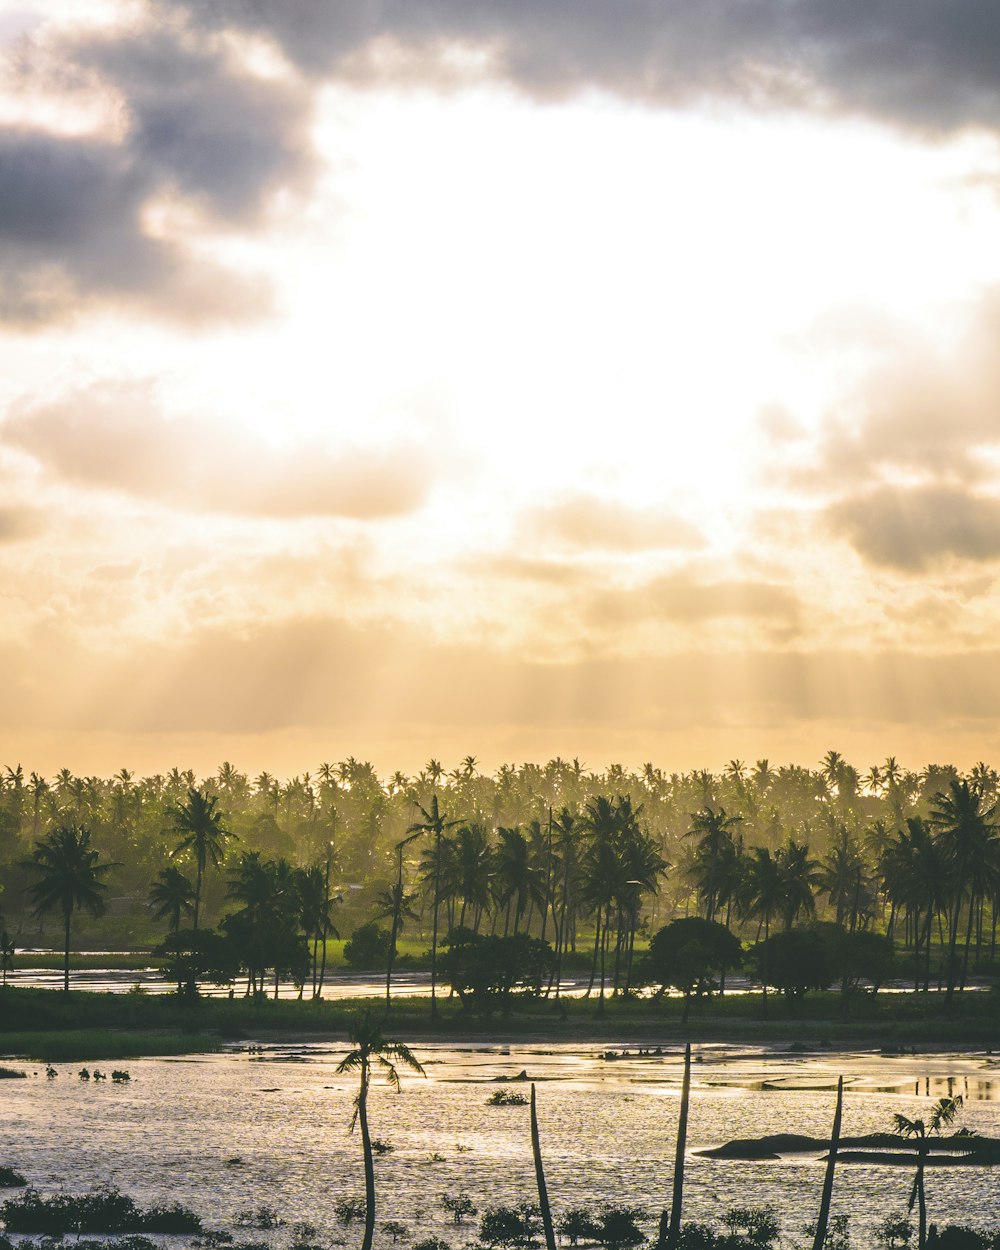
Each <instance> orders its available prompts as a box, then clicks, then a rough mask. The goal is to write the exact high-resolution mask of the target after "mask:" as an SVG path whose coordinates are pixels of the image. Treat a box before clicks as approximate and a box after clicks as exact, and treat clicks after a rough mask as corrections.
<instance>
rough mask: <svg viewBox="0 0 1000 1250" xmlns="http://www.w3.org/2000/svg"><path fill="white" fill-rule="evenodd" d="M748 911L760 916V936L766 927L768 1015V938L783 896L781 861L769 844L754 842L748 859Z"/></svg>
mask: <svg viewBox="0 0 1000 1250" xmlns="http://www.w3.org/2000/svg"><path fill="white" fill-rule="evenodd" d="M745 892H746V896H745V902H744V908H745V913H744V914H745V915H746V917H747V919H748V920H758V921H759V922H760V923H759V925H758V927H757V936H758V939H759V938H760V931H761V929H763V930H764V947H763V951H764V967H763V969H762V976H761V980H762V988H763V991H764V1014H765V1015H767V939H768V937H769V936H770V933H771V917H772V916H774V914H775V913H776V912H777V911H778V910H779V908H780V907H781V904H782V902H783V900H784V887H783V882H782V880H781V865H780V864H779V863H778V860H777V858H776V857H775V856H773V855H772V854H771V852H770V850H769V849H768V848H767V847H766V846H755V847H754V848H753V851H752V854H751V855H750V857H749V859H748V860H747V868H746V886H745Z"/></svg>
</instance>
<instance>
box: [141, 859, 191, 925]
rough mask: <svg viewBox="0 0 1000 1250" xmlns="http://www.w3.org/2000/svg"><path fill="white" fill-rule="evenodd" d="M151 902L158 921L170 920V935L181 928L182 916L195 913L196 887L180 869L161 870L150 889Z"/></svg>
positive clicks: (171, 867)
mask: <svg viewBox="0 0 1000 1250" xmlns="http://www.w3.org/2000/svg"><path fill="white" fill-rule="evenodd" d="M149 901H150V903H151V904H152V906H153V915H154V916H155V918H156V919H157V920H169V922H170V927H169V932H170V933H177V932H178V931H179V930H180V927H181V916H182V915H184V914H188V915H190V914H191V913H192V912H193V911H194V886H193V885H192V884H191V882H190V881H189V880H188V878H187V877H185V875H184V874H183V873H182V872H181V870H180V869H179V868H174V867H173V866H170V867H168V868H161V869H160V872H159V875H158V876H157V878H156V880H155V881H154V882H153V884H152V885H151V886H150V887H149Z"/></svg>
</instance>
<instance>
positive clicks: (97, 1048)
mask: <svg viewBox="0 0 1000 1250" xmlns="http://www.w3.org/2000/svg"><path fill="white" fill-rule="evenodd" d="M220 1045H221V1042H220V1039H219V1037H218V1036H217V1035H216V1034H208V1033H180V1032H176V1033H172V1034H171V1033H148V1032H141V1031H138V1030H137V1031H130V1032H125V1031H121V1030H113V1029H65V1030H62V1031H52V1030H49V1031H46V1032H27V1033H0V1052H3V1053H4V1054H6V1055H10V1056H18V1057H20V1058H24V1059H34V1060H36V1061H37V1062H39V1063H81V1062H83V1061H91V1060H95V1059H139V1058H142V1057H143V1056H152V1055H158V1056H162V1055H186V1054H192V1053H195V1052H200V1051H212V1050H218V1049H219V1046H220Z"/></svg>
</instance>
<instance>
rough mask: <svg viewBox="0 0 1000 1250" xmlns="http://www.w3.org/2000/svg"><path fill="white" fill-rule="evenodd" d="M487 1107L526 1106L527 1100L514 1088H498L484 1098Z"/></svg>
mask: <svg viewBox="0 0 1000 1250" xmlns="http://www.w3.org/2000/svg"><path fill="white" fill-rule="evenodd" d="M486 1105H487V1107H526V1106H527V1105H528V1100H527V1098H525V1096H524V1095H523V1094H522V1093H521V1092H520V1091H519V1090H516V1089H498V1090H497V1091H496V1092H495V1093H493V1094H490V1096H489V1098H487V1099H486Z"/></svg>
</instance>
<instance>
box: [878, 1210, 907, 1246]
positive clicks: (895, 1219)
mask: <svg viewBox="0 0 1000 1250" xmlns="http://www.w3.org/2000/svg"><path fill="white" fill-rule="evenodd" d="M874 1232H875V1241H876V1243H877V1244H878V1245H880V1246H885V1248H886V1250H901V1247H903V1246H908V1245H909V1244H910V1238H911V1237H912V1236H913V1223H912V1221H911V1220H909V1219H908V1218H907V1217H906V1216H905V1215H887V1216H886V1217H885V1219H884V1220H882V1221H881V1222H880V1223H878V1224H876V1225H875V1229H874Z"/></svg>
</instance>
